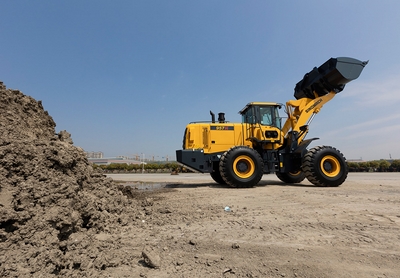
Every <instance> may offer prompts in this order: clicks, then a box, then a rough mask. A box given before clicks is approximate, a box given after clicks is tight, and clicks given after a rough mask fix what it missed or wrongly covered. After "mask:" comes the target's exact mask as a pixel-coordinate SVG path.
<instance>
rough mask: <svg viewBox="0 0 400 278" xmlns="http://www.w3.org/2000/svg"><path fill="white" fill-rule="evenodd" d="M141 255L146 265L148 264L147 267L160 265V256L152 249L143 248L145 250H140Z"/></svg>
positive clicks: (158, 266)
mask: <svg viewBox="0 0 400 278" xmlns="http://www.w3.org/2000/svg"><path fill="white" fill-rule="evenodd" d="M142 257H143V259H144V262H145V263H146V265H148V266H149V267H151V268H160V267H161V258H160V256H159V255H158V254H157V253H156V252H155V251H154V250H151V249H149V248H145V250H143V251H142Z"/></svg>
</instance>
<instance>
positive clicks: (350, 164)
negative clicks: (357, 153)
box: [347, 162, 360, 172]
mask: <svg viewBox="0 0 400 278" xmlns="http://www.w3.org/2000/svg"><path fill="white" fill-rule="evenodd" d="M347 166H348V167H349V171H350V172H357V171H358V168H359V167H360V166H359V165H358V163H357V162H347Z"/></svg>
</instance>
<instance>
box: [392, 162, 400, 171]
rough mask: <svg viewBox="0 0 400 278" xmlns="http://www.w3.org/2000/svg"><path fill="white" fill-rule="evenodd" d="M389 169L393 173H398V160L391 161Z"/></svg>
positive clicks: (399, 165)
mask: <svg viewBox="0 0 400 278" xmlns="http://www.w3.org/2000/svg"><path fill="white" fill-rule="evenodd" d="M390 168H391V170H392V171H393V172H400V160H399V159H395V160H393V161H392V163H391V164H390Z"/></svg>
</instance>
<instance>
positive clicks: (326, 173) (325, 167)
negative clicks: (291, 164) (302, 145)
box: [302, 146, 349, 187]
mask: <svg viewBox="0 0 400 278" xmlns="http://www.w3.org/2000/svg"><path fill="white" fill-rule="evenodd" d="M302 170H303V172H304V173H305V176H306V177H307V179H308V180H309V181H310V182H311V183H312V184H314V185H317V186H329V187H336V186H339V185H341V184H342V183H343V182H344V181H345V180H346V178H347V174H348V172H349V170H348V167H347V164H346V158H345V157H344V156H343V154H342V153H341V152H340V151H338V150H337V149H335V148H333V147H330V146H318V147H315V148H312V149H310V150H309V151H308V152H307V154H306V155H305V156H304V158H303V164H302Z"/></svg>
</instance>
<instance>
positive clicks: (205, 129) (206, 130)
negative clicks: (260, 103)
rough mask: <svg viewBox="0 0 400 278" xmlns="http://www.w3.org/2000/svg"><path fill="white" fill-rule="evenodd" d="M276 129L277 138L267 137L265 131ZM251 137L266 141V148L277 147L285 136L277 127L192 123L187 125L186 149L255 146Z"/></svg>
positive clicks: (207, 149) (208, 150) (207, 150)
mask: <svg viewBox="0 0 400 278" xmlns="http://www.w3.org/2000/svg"><path fill="white" fill-rule="evenodd" d="M267 130H268V131H276V133H277V134H278V136H277V138H267V137H266V136H265V131H267ZM250 138H256V139H257V140H260V141H264V144H263V147H264V149H277V148H279V147H280V146H282V144H283V140H284V136H283V133H282V131H281V130H279V129H278V128H276V127H271V126H262V125H258V124H246V123H191V124H189V125H188V126H187V127H186V134H185V141H184V144H185V149H193V150H198V149H202V150H203V151H204V153H217V152H224V151H227V150H229V149H230V148H231V147H233V146H248V147H250V148H252V147H253V143H252V141H251V140H250Z"/></svg>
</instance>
